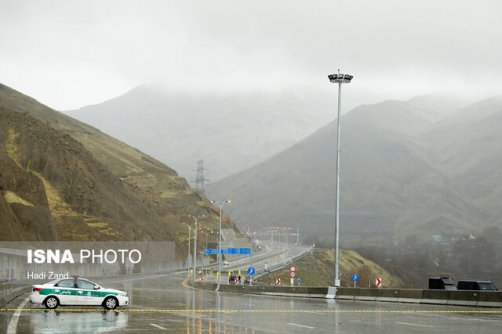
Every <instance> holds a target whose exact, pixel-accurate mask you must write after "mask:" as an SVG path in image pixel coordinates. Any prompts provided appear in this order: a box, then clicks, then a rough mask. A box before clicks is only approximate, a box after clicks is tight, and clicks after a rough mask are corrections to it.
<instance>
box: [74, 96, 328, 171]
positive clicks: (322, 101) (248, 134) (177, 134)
mask: <svg viewBox="0 0 502 334" xmlns="http://www.w3.org/2000/svg"><path fill="white" fill-rule="evenodd" d="M335 99H336V97H335V95H326V94H321V93H317V92H314V91H310V92H309V91H303V92H302V91H283V92H266V91H262V92H254V93H221V94H217V93H213V94H205V93H197V92H187V93H175V92H166V91H163V90H162V89H160V88H156V87H153V86H140V87H137V88H134V89H132V90H131V91H129V92H127V93H126V94H124V95H122V96H119V97H117V98H115V99H112V100H109V101H106V102H104V103H101V104H98V105H92V106H87V107H84V108H81V109H79V110H75V111H68V112H67V114H69V115H70V116H72V117H75V118H77V119H79V120H81V121H83V122H85V123H87V124H90V125H92V126H95V127H96V128H98V129H100V130H101V131H103V132H105V133H107V134H110V135H111V136H113V137H115V138H118V139H120V140H122V141H124V142H126V143H128V144H130V145H133V146H135V147H138V148H139V149H141V150H142V151H144V152H147V153H148V154H151V155H152V156H155V157H156V158H157V159H159V160H161V161H162V162H164V163H167V164H169V165H170V166H172V167H173V168H174V169H176V170H177V171H178V172H179V173H180V174H181V175H183V176H184V177H186V178H187V179H188V180H194V179H195V169H196V162H197V161H198V160H204V161H205V167H206V168H207V169H208V171H206V173H205V176H206V178H208V179H210V180H211V181H216V180H218V179H220V178H222V177H224V176H228V175H230V174H233V173H235V172H238V171H240V170H243V169H245V168H248V167H251V166H252V165H254V164H256V163H257V162H260V161H263V160H265V159H267V158H270V157H272V156H273V155H274V154H276V153H278V152H280V151H281V150H283V149H286V148H287V147H289V146H291V145H292V144H294V143H295V142H297V141H299V140H300V139H302V138H304V137H306V136H308V135H310V134H311V133H313V132H314V131H315V130H317V129H318V128H319V127H321V126H322V125H324V124H326V123H328V122H329V121H330V120H332V119H333V118H334V117H335V110H336V109H335V105H336V100H335Z"/></svg>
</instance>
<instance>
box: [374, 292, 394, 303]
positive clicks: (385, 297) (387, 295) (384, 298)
mask: <svg viewBox="0 0 502 334" xmlns="http://www.w3.org/2000/svg"><path fill="white" fill-rule="evenodd" d="M376 290H377V291H378V294H377V299H376V300H377V301H379V302H392V303H397V301H398V299H399V292H400V290H399V289H376Z"/></svg>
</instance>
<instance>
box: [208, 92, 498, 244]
mask: <svg viewBox="0 0 502 334" xmlns="http://www.w3.org/2000/svg"><path fill="white" fill-rule="evenodd" d="M414 103H415V104H416V103H417V102H416V101H415V102H414ZM420 103H421V104H426V103H425V101H423V100H422V101H421V102H420ZM426 105H428V107H429V108H430V105H431V104H426ZM422 114H423V110H422V109H420V108H418V107H415V106H414V104H413V103H412V102H399V101H388V102H383V103H379V104H375V105H367V106H361V107H358V108H356V109H354V110H352V111H350V112H349V113H347V114H346V115H344V116H343V118H342V159H341V166H342V169H341V180H342V181H341V194H342V195H341V221H342V222H343V223H342V224H341V230H342V233H343V236H344V237H343V240H342V244H345V245H346V246H347V245H360V244H361V243H364V244H380V243H382V242H385V243H387V244H389V243H391V242H392V240H403V238H404V237H405V236H407V235H412V234H417V235H418V236H419V237H420V238H422V239H425V240H430V238H431V236H432V235H434V234H461V233H471V232H475V231H476V230H477V227H478V224H481V225H484V226H488V225H489V224H490V222H491V219H490V216H491V214H492V212H493V211H492V212H490V211H486V210H484V207H482V206H479V205H478V203H476V202H475V201H473V200H472V198H470V197H466V196H464V192H463V191H461V190H460V189H461V187H462V185H461V182H458V180H457V179H455V178H454V177H453V174H451V173H446V169H445V168H443V167H444V162H441V160H440V157H439V156H438V153H437V151H436V149H440V148H441V147H442V146H441V145H440V144H439V143H437V144H436V143H435V142H431V143H427V142H426V141H425V140H424V139H423V138H431V136H432V135H431V136H429V133H430V134H432V133H433V132H434V131H436V129H437V127H438V126H440V125H441V124H443V122H444V124H446V123H448V122H449V121H447V120H448V119H449V118H450V117H455V113H453V114H450V116H449V117H448V118H447V119H445V120H444V121H442V122H440V123H434V122H430V121H428V120H427V119H425V118H424V117H423V115H422ZM494 128H496V126H494ZM484 131H485V130H483V133H485V132H484ZM440 133H441V132H440V131H438V134H440ZM460 138H464V139H465V136H464V137H462V136H459V137H458V139H459V140H460ZM335 143H336V123H335V122H333V123H331V124H329V125H328V126H326V127H324V128H322V129H320V130H319V131H317V132H316V133H314V134H313V135H311V136H309V137H308V138H306V139H304V140H303V141H301V142H299V143H297V144H296V145H293V146H292V147H290V148H288V149H287V150H285V151H283V152H281V153H280V154H278V155H276V156H275V157H273V158H272V159H269V160H267V161H265V162H263V163H261V164H258V165H256V166H254V167H252V168H249V169H247V170H246V171H243V172H241V173H238V174H236V175H232V176H230V177H227V178H225V179H223V180H221V181H219V182H216V183H214V184H211V185H209V187H208V193H209V194H211V195H212V196H223V195H227V196H231V197H232V198H233V199H234V202H235V205H234V206H232V208H229V209H228V212H229V214H231V215H232V216H233V217H234V218H235V219H236V221H237V222H238V223H239V224H241V226H253V227H255V228H259V227H264V226H276V225H277V226H283V225H286V226H292V227H297V226H299V227H300V228H301V229H302V230H303V231H304V232H303V233H304V235H309V234H311V235H315V234H317V235H322V234H326V233H327V234H326V235H332V234H333V230H334V227H333V226H334V203H335V195H334V192H335V175H334V173H335V157H336V154H335V153H336V152H335ZM462 145H465V144H461V145H459V148H458V150H457V151H450V152H449V154H454V152H460V151H459V150H460V149H461V148H460V146H462ZM462 147H465V146H462ZM433 148H434V149H433ZM495 152H496V151H494V150H491V149H490V150H488V151H487V153H486V156H487V157H489V156H491V158H490V163H487V165H486V166H485V168H494V170H496V167H495V166H497V161H498V160H497V159H498V158H496V156H495V155H494V153H495ZM478 154H481V153H479V152H478ZM483 154H485V153H483ZM439 155H441V153H439ZM473 156H475V155H474V152H473ZM485 162H488V160H487V161H485ZM456 166H457V167H461V166H462V164H460V163H458V161H457V163H456ZM489 166H490V167H489ZM453 167H455V166H452V168H453ZM499 170H500V168H499ZM485 181H486V179H485ZM326 238H328V237H326Z"/></svg>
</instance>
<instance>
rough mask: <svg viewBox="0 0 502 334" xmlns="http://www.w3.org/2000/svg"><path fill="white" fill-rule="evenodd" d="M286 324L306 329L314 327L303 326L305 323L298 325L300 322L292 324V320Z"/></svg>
mask: <svg viewBox="0 0 502 334" xmlns="http://www.w3.org/2000/svg"><path fill="white" fill-rule="evenodd" d="M288 325H290V326H296V327H302V328H308V329H314V328H315V327H310V326H305V325H300V324H294V323H292V322H288Z"/></svg>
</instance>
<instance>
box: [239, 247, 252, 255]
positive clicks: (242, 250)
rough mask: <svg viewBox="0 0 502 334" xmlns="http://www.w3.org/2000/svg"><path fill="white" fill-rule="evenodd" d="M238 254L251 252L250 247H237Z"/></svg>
mask: <svg viewBox="0 0 502 334" xmlns="http://www.w3.org/2000/svg"><path fill="white" fill-rule="evenodd" d="M239 254H242V255H249V254H251V248H239Z"/></svg>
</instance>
